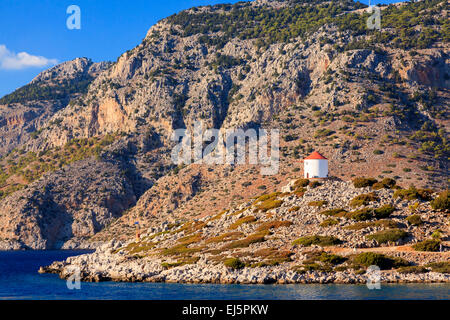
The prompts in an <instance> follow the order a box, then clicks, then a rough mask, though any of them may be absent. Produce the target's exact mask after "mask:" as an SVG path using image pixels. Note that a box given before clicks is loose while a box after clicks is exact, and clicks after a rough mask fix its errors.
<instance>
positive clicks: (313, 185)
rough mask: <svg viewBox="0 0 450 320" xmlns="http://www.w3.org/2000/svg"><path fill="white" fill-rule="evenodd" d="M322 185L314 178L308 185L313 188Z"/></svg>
mask: <svg viewBox="0 0 450 320" xmlns="http://www.w3.org/2000/svg"><path fill="white" fill-rule="evenodd" d="M320 185H322V184H321V183H320V182H319V181H316V180H312V181H310V182H309V187H310V188H312V189H314V188H317V187H318V186H320Z"/></svg>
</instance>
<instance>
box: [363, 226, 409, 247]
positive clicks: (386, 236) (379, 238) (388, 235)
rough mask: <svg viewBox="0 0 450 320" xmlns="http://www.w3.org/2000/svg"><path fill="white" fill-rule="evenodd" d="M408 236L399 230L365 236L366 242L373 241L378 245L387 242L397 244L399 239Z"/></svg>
mask: <svg viewBox="0 0 450 320" xmlns="http://www.w3.org/2000/svg"><path fill="white" fill-rule="evenodd" d="M407 236H408V233H407V232H405V231H403V230H400V229H388V230H383V231H379V232H376V233H373V234H369V235H367V236H366V238H367V239H368V240H375V241H376V242H378V243H379V244H382V243H387V242H397V241H398V240H400V239H404V238H406V237H407Z"/></svg>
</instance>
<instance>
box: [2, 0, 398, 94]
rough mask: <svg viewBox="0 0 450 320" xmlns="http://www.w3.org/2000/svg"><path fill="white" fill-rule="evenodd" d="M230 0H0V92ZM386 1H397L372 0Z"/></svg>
mask: <svg viewBox="0 0 450 320" xmlns="http://www.w3.org/2000/svg"><path fill="white" fill-rule="evenodd" d="M234 2H237V1H236V0H162V1H161V0H133V1H125V0H107V1H106V0H105V1H104V0H95V1H94V0H70V1H67V0H52V1H51V0H1V1H0V97H1V96H3V95H5V94H7V93H10V92H12V91H14V90H15V89H16V88H18V87H20V86H23V85H24V84H26V83H28V82H29V81H31V80H32V79H33V78H34V77H35V76H36V75H37V74H38V73H39V72H40V71H42V70H44V69H47V68H48V67H49V66H51V65H53V64H54V63H56V62H63V61H67V60H72V59H74V58H77V57H88V58H91V59H92V60H94V61H96V62H98V61H105V60H110V61H115V60H116V59H117V57H118V56H120V55H121V54H122V53H123V52H125V51H126V50H128V49H131V48H133V47H135V46H136V45H138V44H139V43H140V42H141V40H142V39H143V38H144V37H145V35H146V33H147V31H148V29H149V28H150V27H151V26H152V25H154V24H155V23H156V22H157V21H158V20H160V19H162V18H165V17H167V16H169V15H171V14H173V13H176V12H179V11H181V10H183V9H187V8H190V7H193V6H200V5H208V4H216V3H234ZM361 2H363V3H368V1H361ZM391 2H398V1H389V0H387V1H378V2H377V1H372V3H391ZM72 4H75V5H78V6H79V7H80V9H81V29H80V30H69V29H68V28H67V27H66V20H67V18H68V17H69V14H67V13H66V10H67V7H68V6H70V5H72ZM21 52H22V53H21ZM2 57H3V58H2ZM5 57H6V58H7V59H6V58H5ZM5 61H7V63H6V62H5ZM2 63H3V64H2Z"/></svg>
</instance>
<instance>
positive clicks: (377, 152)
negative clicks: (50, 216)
mask: <svg viewBox="0 0 450 320" xmlns="http://www.w3.org/2000/svg"><path fill="white" fill-rule="evenodd" d="M383 153H384V151H383V150H380V149H375V150H373V154H376V155H379V154H383Z"/></svg>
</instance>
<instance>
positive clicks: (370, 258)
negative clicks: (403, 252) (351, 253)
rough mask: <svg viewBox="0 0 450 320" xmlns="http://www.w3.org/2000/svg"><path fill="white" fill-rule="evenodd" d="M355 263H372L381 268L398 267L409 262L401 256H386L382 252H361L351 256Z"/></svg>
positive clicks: (370, 264)
mask: <svg viewBox="0 0 450 320" xmlns="http://www.w3.org/2000/svg"><path fill="white" fill-rule="evenodd" d="M353 261H354V262H355V263H356V264H359V265H363V266H365V267H369V266H372V265H375V266H378V267H379V268H380V269H382V270H387V269H392V268H399V267H404V266H408V265H409V263H408V262H407V261H406V260H403V259H401V258H394V257H387V256H385V255H384V254H380V253H375V252H363V253H360V254H358V255H357V256H356V257H354V258H353Z"/></svg>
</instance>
